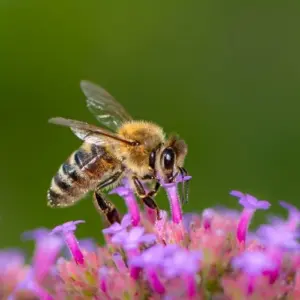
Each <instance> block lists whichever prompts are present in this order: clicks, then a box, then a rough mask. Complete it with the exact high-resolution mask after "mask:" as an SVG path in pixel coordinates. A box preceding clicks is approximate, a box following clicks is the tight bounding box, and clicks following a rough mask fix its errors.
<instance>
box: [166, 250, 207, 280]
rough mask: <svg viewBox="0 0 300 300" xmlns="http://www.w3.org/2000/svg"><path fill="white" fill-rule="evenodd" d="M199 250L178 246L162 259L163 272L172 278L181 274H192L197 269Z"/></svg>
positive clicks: (199, 256) (199, 257) (199, 258)
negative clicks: (171, 253)
mask: <svg viewBox="0 0 300 300" xmlns="http://www.w3.org/2000/svg"><path fill="white" fill-rule="evenodd" d="M201 258H202V255H201V252H199V251H189V250H186V249H183V248H178V250H177V251H174V253H173V255H171V256H169V257H168V258H166V259H165V261H164V270H165V271H164V272H165V274H166V276H168V277H170V278H172V277H176V276H180V275H181V274H188V275H194V274H196V273H197V272H198V271H199V267H200V260H201Z"/></svg>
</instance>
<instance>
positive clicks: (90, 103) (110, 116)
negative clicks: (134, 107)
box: [80, 80, 132, 131]
mask: <svg viewBox="0 0 300 300" xmlns="http://www.w3.org/2000/svg"><path fill="white" fill-rule="evenodd" d="M80 87H81V90H82V91H83V93H84V95H85V96H86V103H87V107H88V109H89V110H90V112H91V113H92V114H93V115H94V116H95V117H96V119H97V120H98V121H99V122H100V123H101V124H103V125H104V126H106V127H107V128H109V129H111V130H112V131H117V129H118V128H119V127H120V126H121V125H122V123H124V122H126V121H130V120H132V118H131V116H130V115H129V114H128V112H127V111H126V110H125V108H124V107H123V106H122V105H121V104H120V103H119V102H117V101H116V100H115V98H114V97H113V96H111V95H110V94H109V93H108V92H107V91H106V90H104V89H103V88H102V87H100V86H98V85H96V84H94V83H92V82H90V81H86V80H83V81H81V82H80Z"/></svg>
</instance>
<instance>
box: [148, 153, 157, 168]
mask: <svg viewBox="0 0 300 300" xmlns="http://www.w3.org/2000/svg"><path fill="white" fill-rule="evenodd" d="M155 156H156V152H155V150H153V151H152V152H151V153H150V156H149V166H150V168H152V169H154V167H155Z"/></svg>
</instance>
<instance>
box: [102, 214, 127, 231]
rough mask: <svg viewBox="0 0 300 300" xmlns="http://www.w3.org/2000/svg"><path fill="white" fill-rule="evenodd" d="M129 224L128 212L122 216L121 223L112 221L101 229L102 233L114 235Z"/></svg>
mask: <svg viewBox="0 0 300 300" xmlns="http://www.w3.org/2000/svg"><path fill="white" fill-rule="evenodd" d="M130 225H131V216H130V215H129V214H126V215H125V216H124V217H123V219H122V221H121V224H119V223H114V224H112V225H111V226H110V227H108V228H105V229H103V230H102V232H103V233H104V234H108V235H114V234H116V233H118V232H121V231H123V230H125V229H127V228H128V227H129V226H130Z"/></svg>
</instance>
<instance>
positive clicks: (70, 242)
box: [51, 220, 84, 265]
mask: <svg viewBox="0 0 300 300" xmlns="http://www.w3.org/2000/svg"><path fill="white" fill-rule="evenodd" d="M81 223H84V221H81V220H79V221H70V222H66V223H64V224H62V225H59V226H56V227H55V228H54V229H53V230H52V232H51V233H52V234H61V235H62V236H63V238H64V240H65V243H66V244H67V246H68V248H69V250H70V252H71V254H72V256H73V258H74V260H75V262H76V263H77V264H78V265H82V264H84V257H83V254H82V252H81V250H80V248H79V243H78V240H77V239H76V237H75V234H74V231H75V230H76V225H77V224H81Z"/></svg>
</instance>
